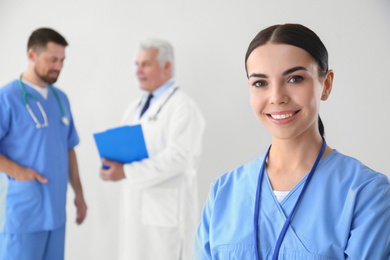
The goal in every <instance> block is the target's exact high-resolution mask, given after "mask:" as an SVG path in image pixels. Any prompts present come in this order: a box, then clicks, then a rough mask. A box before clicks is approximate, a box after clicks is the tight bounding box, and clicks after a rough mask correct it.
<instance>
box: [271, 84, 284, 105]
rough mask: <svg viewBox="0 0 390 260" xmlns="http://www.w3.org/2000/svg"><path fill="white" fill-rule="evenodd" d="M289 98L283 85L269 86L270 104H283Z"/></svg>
mask: <svg viewBox="0 0 390 260" xmlns="http://www.w3.org/2000/svg"><path fill="white" fill-rule="evenodd" d="M288 100H289V98H288V95H287V92H286V89H285V86H283V85H277V86H273V87H272V88H271V92H270V98H269V101H270V103H271V104H276V105H279V104H285V103H287V102H288Z"/></svg>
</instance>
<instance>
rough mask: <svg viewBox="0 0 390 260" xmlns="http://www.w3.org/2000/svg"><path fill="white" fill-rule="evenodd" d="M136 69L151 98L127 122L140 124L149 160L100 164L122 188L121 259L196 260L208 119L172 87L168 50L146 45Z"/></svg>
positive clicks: (158, 43)
mask: <svg viewBox="0 0 390 260" xmlns="http://www.w3.org/2000/svg"><path fill="white" fill-rule="evenodd" d="M135 65H136V76H137V79H138V81H139V86H140V88H141V89H142V90H145V92H146V93H145V95H144V96H143V97H142V98H141V99H138V100H135V101H134V102H133V103H131V104H130V105H129V107H128V109H127V110H126V112H125V114H124V117H123V120H122V123H123V124H124V125H134V124H141V125H142V129H143V132H144V137H145V142H146V147H147V150H148V153H149V158H148V159H144V160H142V161H139V162H133V163H130V164H121V163H118V162H114V161H110V160H106V159H103V163H104V164H105V165H107V166H109V169H104V168H102V169H101V172H100V174H101V177H102V178H103V179H104V180H107V181H119V180H120V182H119V183H120V185H123V189H122V190H123V209H124V211H123V212H124V214H121V216H122V220H121V227H123V228H122V232H121V243H120V251H119V259H142V260H148V259H153V260H155V259H159V260H164V259H166V260H175V259H177V260H179V259H191V256H192V245H193V238H194V234H195V230H196V226H197V223H198V221H199V214H198V213H199V211H198V191H197V177H196V167H197V165H198V162H199V157H200V151H201V143H202V135H203V131H204V125H205V123H204V118H203V116H202V114H201V112H200V110H199V108H198V106H197V105H196V104H195V102H194V101H193V100H192V99H191V98H190V97H189V96H187V95H186V94H185V93H184V92H183V91H182V89H181V88H180V87H178V86H177V85H176V83H175V80H174V78H173V71H174V56H173V48H172V46H171V44H169V43H168V42H166V41H163V40H148V41H145V42H143V43H141V44H140V46H139V49H138V52H137V56H136V61H135Z"/></svg>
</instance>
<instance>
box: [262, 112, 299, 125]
mask: <svg viewBox="0 0 390 260" xmlns="http://www.w3.org/2000/svg"><path fill="white" fill-rule="evenodd" d="M299 112H301V110H294V111H281V112H273V113H269V114H266V115H267V116H268V118H270V119H271V120H272V121H273V122H275V123H277V124H287V123H290V122H291V121H292V120H294V118H295V117H296V116H297V114H298V113H299Z"/></svg>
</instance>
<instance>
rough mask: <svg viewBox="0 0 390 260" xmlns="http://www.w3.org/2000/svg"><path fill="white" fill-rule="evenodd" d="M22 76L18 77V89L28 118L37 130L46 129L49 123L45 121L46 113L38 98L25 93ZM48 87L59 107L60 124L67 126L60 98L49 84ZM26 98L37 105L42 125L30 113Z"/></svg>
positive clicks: (67, 122) (31, 112) (67, 121)
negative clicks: (32, 121)
mask: <svg viewBox="0 0 390 260" xmlns="http://www.w3.org/2000/svg"><path fill="white" fill-rule="evenodd" d="M22 76H23V74H22V75H20V77H19V86H20V88H21V89H22V91H23V103H24V105H25V106H26V108H27V110H28V112H29V113H30V116H31V117H32V119H33V120H34V122H35V124H36V127H37V128H38V129H39V128H43V127H48V126H49V122H48V121H47V115H46V112H45V110H44V109H43V107H42V105H41V102H39V100H38V98H37V97H36V96H34V95H33V94H32V93H30V92H27V91H26V89H25V88H24V86H23V83H22ZM48 86H49V88H50V89H51V90H52V91H53V93H54V95H55V97H56V99H57V102H58V105H59V106H60V109H61V114H62V116H61V121H62V123H63V124H64V125H69V119H68V118H67V117H66V114H65V110H64V107H63V106H62V102H61V100H60V97H59V96H58V93H57V91H56V90H55V89H54V87H53V86H52V85H51V84H49V85H48ZM28 97H30V98H32V99H34V100H35V102H36V103H37V106H38V108H39V111H40V112H41V114H42V117H43V123H40V122H39V120H38V118H37V117H36V116H35V114H34V112H33V111H32V109H31V107H30V104H29V103H28V102H27V98H28Z"/></svg>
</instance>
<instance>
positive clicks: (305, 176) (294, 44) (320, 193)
mask: <svg viewBox="0 0 390 260" xmlns="http://www.w3.org/2000/svg"><path fill="white" fill-rule="evenodd" d="M245 64H246V71H247V76H248V83H249V88H250V103H251V106H252V109H253V111H254V113H255V116H256V117H257V119H258V120H259V122H260V123H261V124H262V125H263V126H264V127H265V128H266V129H267V130H268V131H269V132H270V133H271V135H272V145H271V146H270V149H269V151H268V152H267V153H266V154H265V155H264V156H263V157H260V158H257V159H256V160H253V161H251V162H249V163H247V164H244V165H243V166H241V167H239V168H237V169H235V170H233V171H231V172H228V173H226V174H224V175H223V176H221V177H220V178H218V179H217V180H215V181H214V182H213V184H212V186H211V190H210V193H209V196H208V198H207V201H206V203H205V206H204V211H203V215H202V221H201V223H200V225H199V228H198V231H197V235H196V239H195V251H194V259H300V260H302V259H319V260H322V259H389V256H390V184H389V180H388V178H387V177H386V176H385V175H383V174H381V173H378V172H375V171H373V170H371V169H370V168H368V167H367V166H365V165H363V164H362V163H360V162H359V161H358V160H356V159H354V158H351V157H348V156H345V155H343V154H341V153H339V152H338V151H337V150H334V149H332V148H330V147H329V146H328V145H327V144H326V140H325V139H324V127H323V124H322V122H321V119H320V117H319V108H320V103H321V101H325V100H327V99H328V97H329V95H330V93H331V90H332V83H333V74H334V73H333V71H332V70H330V69H329V68H328V54H327V50H326V48H325V46H324V45H323V43H322V42H321V40H320V39H319V37H318V36H317V35H316V34H315V33H314V32H313V31H311V30H310V29H308V28H306V27H304V26H302V25H299V24H285V25H274V26H271V27H269V28H266V29H264V30H262V31H261V32H260V33H259V34H258V35H257V36H256V37H255V38H254V39H253V40H252V42H251V43H250V45H249V48H248V51H247V54H246V58H245Z"/></svg>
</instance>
